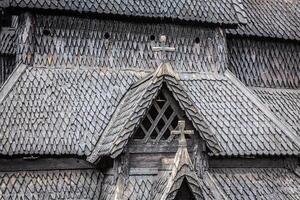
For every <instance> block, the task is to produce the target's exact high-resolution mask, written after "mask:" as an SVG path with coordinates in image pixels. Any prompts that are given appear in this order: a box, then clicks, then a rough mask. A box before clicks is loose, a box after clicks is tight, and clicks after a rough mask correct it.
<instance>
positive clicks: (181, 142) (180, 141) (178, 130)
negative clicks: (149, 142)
mask: <svg viewBox="0 0 300 200" xmlns="http://www.w3.org/2000/svg"><path fill="white" fill-rule="evenodd" d="M184 128H185V121H184V120H179V121H178V126H177V128H176V129H175V130H173V131H171V134H173V135H179V138H178V144H179V146H180V147H186V146H187V142H186V138H185V135H193V134H194V131H193V130H184Z"/></svg>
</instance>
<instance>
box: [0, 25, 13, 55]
mask: <svg viewBox="0 0 300 200" xmlns="http://www.w3.org/2000/svg"><path fill="white" fill-rule="evenodd" d="M15 40H16V35H15V30H2V31H0V41H1V42H0V54H15V53H16V43H15Z"/></svg>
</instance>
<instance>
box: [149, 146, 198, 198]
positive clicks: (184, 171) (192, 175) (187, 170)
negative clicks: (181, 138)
mask: <svg viewBox="0 0 300 200" xmlns="http://www.w3.org/2000/svg"><path fill="white" fill-rule="evenodd" d="M164 173H165V174H164V176H165V177H167V181H165V182H164V183H162V182H161V181H159V178H158V181H157V183H156V184H159V185H157V186H158V187H161V186H163V187H161V188H163V190H160V189H158V188H156V187H155V186H154V187H153V194H152V195H153V199H154V200H167V199H168V200H174V199H175V198H176V196H177V194H178V192H179V191H180V189H181V187H183V186H184V184H187V186H188V188H189V190H190V192H191V196H193V198H194V199H196V200H200V199H204V198H203V194H202V189H201V186H200V185H201V181H200V179H199V177H198V175H197V174H196V172H195V171H194V167H193V163H192V161H191V159H190V156H189V153H188V150H187V148H186V146H185V147H179V149H178V151H177V153H176V155H175V158H174V163H173V166H172V170H171V171H170V172H168V171H167V172H164ZM154 190H155V191H154Z"/></svg>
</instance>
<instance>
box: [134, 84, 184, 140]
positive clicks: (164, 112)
mask: <svg viewBox="0 0 300 200" xmlns="http://www.w3.org/2000/svg"><path fill="white" fill-rule="evenodd" d="M182 118H183V114H182V111H181V110H180V109H179V107H178V105H177V102H176V101H175V100H174V98H173V97H172V96H171V94H170V92H169V91H168V90H167V89H162V91H161V92H160V93H159V95H158V96H157V98H156V99H155V101H154V103H153V105H152V106H151V107H150V109H149V111H148V113H147V115H146V117H145V118H144V119H143V121H142V123H141V124H140V127H139V128H138V129H137V131H136V132H135V134H134V137H133V138H134V139H138V140H143V141H144V142H149V141H151V142H159V141H166V142H169V141H171V140H172V139H173V137H174V136H173V135H171V131H172V130H173V129H174V128H176V126H177V123H178V120H179V119H182Z"/></svg>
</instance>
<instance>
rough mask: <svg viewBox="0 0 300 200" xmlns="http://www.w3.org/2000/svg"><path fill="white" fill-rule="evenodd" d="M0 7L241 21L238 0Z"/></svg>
mask: <svg viewBox="0 0 300 200" xmlns="http://www.w3.org/2000/svg"><path fill="white" fill-rule="evenodd" d="M4 6H5V7H16V8H35V9H48V10H65V11H75V12H91V13H98V14H115V15H125V16H135V17H151V18H171V19H178V20H187V21H200V22H209V23H218V24H237V23H239V22H245V14H244V10H243V6H242V5H241V1H239V0H222V1H221V0H217V1H208V0H201V1H196V0H191V1H184V0H175V1H173V0H167V1H162V0H154V1H146V0H143V1H134V0H127V1H125V0H121V1H116V0H113V1H108V0H74V1H70V0H51V1H50V0H8V1H7V3H6V4H5V5H4Z"/></svg>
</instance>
